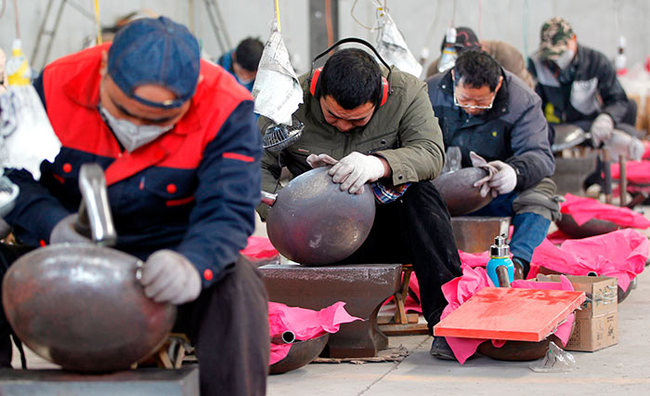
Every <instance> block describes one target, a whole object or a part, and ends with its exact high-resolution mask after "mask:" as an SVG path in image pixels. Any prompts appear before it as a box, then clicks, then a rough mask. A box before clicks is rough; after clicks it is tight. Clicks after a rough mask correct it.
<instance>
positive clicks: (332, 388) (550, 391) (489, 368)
mask: <svg viewBox="0 0 650 396" xmlns="http://www.w3.org/2000/svg"><path fill="white" fill-rule="evenodd" d="M644 209H645V213H646V216H648V215H649V214H650V210H649V209H650V208H647V207H645V208H644ZM649 217H650V216H649ZM551 231H553V230H551ZM256 234H257V235H264V234H265V233H264V230H263V229H262V230H260V229H258V230H257V231H256ZM646 234H647V235H649V236H650V230H646ZM649 314H650V267H647V268H646V271H645V272H643V273H642V274H641V275H640V276H639V277H638V286H637V288H636V289H635V290H633V291H632V292H631V293H630V295H629V296H628V297H627V298H626V299H625V301H623V303H622V304H621V305H620V306H619V318H618V319H619V343H618V344H617V345H614V346H611V347H608V348H605V349H602V350H600V351H597V352H593V353H591V352H571V353H572V354H573V356H574V358H575V360H576V367H575V369H574V370H573V371H571V372H561V373H536V372H533V371H532V370H531V369H530V368H529V365H530V364H531V363H537V362H505V361H497V360H492V359H490V358H487V357H478V358H475V359H470V360H469V361H467V362H466V363H465V364H464V365H463V366H461V365H459V364H458V363H457V362H450V361H443V360H438V359H434V358H432V357H431V356H430V355H429V348H430V346H431V341H432V338H431V337H429V336H422V335H419V336H401V337H390V347H391V348H396V347H399V346H400V345H401V346H403V347H405V348H406V349H407V350H408V356H407V357H406V358H405V359H404V360H402V361H401V362H397V363H394V362H386V363H363V364H352V363H339V364H325V363H312V364H309V365H307V366H305V367H302V368H300V369H297V370H294V371H291V372H288V373H284V374H279V375H272V376H270V377H269V379H268V395H269V396H294V395H296V396H298V395H300V396H302V395H313V396H320V395H322V396H326V395H332V396H347V395H372V396H383V395H387V396H388V395H390V396H393V395H409V396H417V395H427V396H430V395H433V394H435V392H440V393H442V394H444V395H497V394H498V395H508V394H513V395H519V394H524V393H525V394H527V395H544V396H549V395H550V396H554V395H582V394H588V393H591V394H593V395H601V394H615V395H641V394H643V395H646V394H648V393H646V392H649V389H650V369H649V368H648V366H649V362H650V359H649V358H648V357H649V356H650V316H649ZM15 352H16V353H14V362H13V365H14V367H20V361H19V359H18V353H17V351H15ZM27 352H28V354H27V357H28V366H29V368H30V369H39V368H55V367H57V366H55V365H53V364H51V363H49V362H47V361H45V360H43V359H41V358H40V357H38V356H36V355H34V354H33V353H31V352H30V351H27ZM644 389H645V391H644Z"/></svg>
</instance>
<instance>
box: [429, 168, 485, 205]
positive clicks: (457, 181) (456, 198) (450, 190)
mask: <svg viewBox="0 0 650 396" xmlns="http://www.w3.org/2000/svg"><path fill="white" fill-rule="evenodd" d="M487 174H488V173H487V171H486V170H484V169H481V168H461V169H459V170H457V171H454V172H450V173H445V174H443V175H440V176H438V177H437V178H435V179H434V180H432V181H431V182H432V183H433V185H434V186H435V187H436V189H437V190H438V192H439V193H440V195H441V196H442V199H444V200H445V203H446V204H447V209H449V214H450V215H452V216H461V215H464V214H467V213H471V212H474V211H475V210H479V209H481V208H482V207H484V206H485V205H487V204H489V203H490V202H491V201H492V196H491V195H490V194H488V195H487V196H486V197H481V194H480V193H479V189H478V188H476V187H474V183H476V182H477V181H478V180H480V179H482V178H483V177H485V176H487Z"/></svg>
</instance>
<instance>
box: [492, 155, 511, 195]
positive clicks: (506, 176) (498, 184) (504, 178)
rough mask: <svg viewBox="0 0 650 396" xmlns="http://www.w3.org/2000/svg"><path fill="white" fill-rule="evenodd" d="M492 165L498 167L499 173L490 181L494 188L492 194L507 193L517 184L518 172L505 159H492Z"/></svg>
mask: <svg viewBox="0 0 650 396" xmlns="http://www.w3.org/2000/svg"><path fill="white" fill-rule="evenodd" d="M489 164H490V165H492V166H494V167H495V168H497V173H496V174H495V175H494V176H492V179H491V180H490V181H488V185H489V186H490V188H491V189H492V196H493V197H496V196H497V195H501V194H507V193H509V192H511V191H512V190H514V189H515V187H516V186H517V172H515V170H514V168H513V167H512V166H510V165H508V164H506V163H505V162H503V161H491V162H489Z"/></svg>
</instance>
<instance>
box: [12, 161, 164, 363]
mask: <svg viewBox="0 0 650 396" xmlns="http://www.w3.org/2000/svg"><path fill="white" fill-rule="evenodd" d="M79 188H80V190H81V194H82V197H83V200H82V204H81V207H80V209H79V215H78V220H77V222H76V224H74V227H75V229H76V230H77V232H79V233H81V234H82V235H86V236H87V237H89V238H90V239H91V240H92V241H93V242H94V244H93V243H76V244H69V243H66V244H57V245H50V246H47V247H43V248H39V249H36V250H34V251H32V252H30V253H28V254H26V255H24V256H22V257H20V258H19V259H18V260H16V262H14V263H13V265H12V266H11V267H10V268H9V271H7V273H6V275H5V277H4V280H3V282H2V304H3V307H4V310H5V313H6V316H7V320H8V321H9V323H10V324H11V327H12V328H13V330H14V332H15V333H16V335H17V336H18V338H20V340H21V341H23V342H24V343H25V344H26V345H27V346H29V348H30V349H32V350H33V351H34V352H36V353H37V354H39V355H40V356H42V357H43V358H45V359H48V360H50V361H52V362H54V363H57V364H59V365H61V366H62V367H63V368H65V369H68V370H74V371H84V372H104V371H114V370H121V369H127V368H129V366H131V365H132V364H133V363H136V362H137V361H139V360H141V359H143V358H145V357H147V355H149V354H150V353H152V352H154V351H155V350H156V348H157V347H158V346H159V345H160V344H161V343H162V342H164V341H165V339H166V337H167V334H169V331H170V330H171V328H172V326H173V324H174V321H175V318H176V307H175V306H173V305H170V304H159V303H156V302H154V301H153V300H150V299H149V298H147V297H146V296H145V294H144V290H143V288H142V286H141V285H140V283H139V282H138V280H137V277H138V272H139V271H140V268H139V267H141V266H142V262H141V261H140V260H138V259H137V258H136V257H133V256H131V255H128V254H126V253H123V252H120V251H118V250H114V249H111V248H108V247H104V246H99V245H102V244H103V245H110V244H112V243H114V242H115V239H116V234H115V229H114V228H113V221H112V217H111V213H110V209H109V205H108V198H107V194H106V182H105V179H104V174H103V171H102V169H101V168H100V167H99V166H98V165H96V164H86V165H84V166H82V168H81V170H80V174H79ZM86 232H88V234H86Z"/></svg>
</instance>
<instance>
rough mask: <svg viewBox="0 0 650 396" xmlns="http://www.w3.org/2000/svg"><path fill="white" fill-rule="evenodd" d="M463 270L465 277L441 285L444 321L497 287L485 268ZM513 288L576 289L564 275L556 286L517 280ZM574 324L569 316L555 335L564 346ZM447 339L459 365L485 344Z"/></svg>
mask: <svg viewBox="0 0 650 396" xmlns="http://www.w3.org/2000/svg"><path fill="white" fill-rule="evenodd" d="M462 270H463V275H462V276H459V277H457V278H454V279H452V280H451V281H449V282H447V283H445V284H444V285H442V293H443V294H444V296H445V299H447V302H448V303H449V304H447V306H446V307H445V309H444V310H443V311H442V315H441V317H440V318H441V319H443V318H445V317H446V316H447V315H449V314H450V313H452V312H453V311H454V310H456V309H457V308H458V307H460V306H461V305H462V304H463V303H464V302H465V301H467V300H469V299H470V298H471V297H472V296H473V295H474V294H476V293H477V292H478V291H479V290H481V289H483V288H484V287H494V285H493V284H492V281H491V280H490V278H489V277H488V275H487V272H486V271H485V268H483V267H476V268H472V266H471V265H469V264H465V263H464V264H463V265H462ZM512 287H517V288H526V289H549V290H573V286H572V285H571V282H569V281H568V279H566V277H564V276H563V277H562V281H561V282H557V283H551V282H548V283H546V282H531V281H514V282H513V283H512ZM572 325H573V314H571V315H569V317H568V318H567V320H566V321H565V322H563V323H562V324H560V325H559V326H558V328H557V331H556V332H555V335H556V336H557V337H558V338H560V340H561V341H562V343H563V345H566V342H567V340H568V339H569V336H570V335H571V326H572ZM445 339H446V340H447V343H448V344H449V347H450V348H451V350H452V352H453V353H454V356H456V359H457V360H458V362H459V363H460V364H464V363H465V361H466V360H467V359H468V358H469V357H470V356H472V355H473V354H474V353H475V352H476V349H477V348H478V346H479V345H480V344H481V343H483V342H484V341H486V340H485V339H478V338H460V337H445ZM504 344H505V341H503V340H492V345H494V346H495V347H496V348H501V347H502V346H503V345H504Z"/></svg>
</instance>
